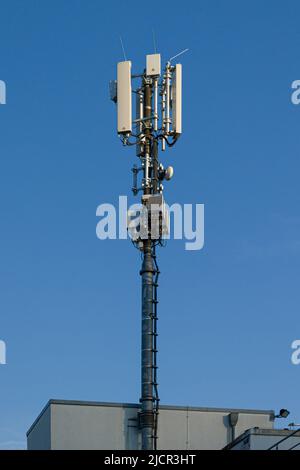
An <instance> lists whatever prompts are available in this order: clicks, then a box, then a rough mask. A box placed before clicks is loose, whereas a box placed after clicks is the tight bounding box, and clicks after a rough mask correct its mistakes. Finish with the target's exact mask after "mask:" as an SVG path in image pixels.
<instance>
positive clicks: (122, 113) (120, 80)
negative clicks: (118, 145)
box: [117, 61, 132, 134]
mask: <svg viewBox="0 0 300 470" xmlns="http://www.w3.org/2000/svg"><path fill="white" fill-rule="evenodd" d="M117 105H118V133H119V134H128V133H131V131H132V98H131V62H130V61H124V62H119V63H118V68H117Z"/></svg>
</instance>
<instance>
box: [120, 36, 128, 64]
mask: <svg viewBox="0 0 300 470" xmlns="http://www.w3.org/2000/svg"><path fill="white" fill-rule="evenodd" d="M120 43H121V47H122V51H123V56H124V60H125V61H127V59H126V54H125V48H124V44H123V41H122V37H121V36H120Z"/></svg>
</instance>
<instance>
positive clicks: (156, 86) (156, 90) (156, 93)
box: [153, 78, 158, 131]
mask: <svg viewBox="0 0 300 470" xmlns="http://www.w3.org/2000/svg"><path fill="white" fill-rule="evenodd" d="M157 106H158V79H157V78H155V79H154V123H153V129H154V130H155V131H157V128H158V125H157V124H158V108H157Z"/></svg>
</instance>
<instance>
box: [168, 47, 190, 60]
mask: <svg viewBox="0 0 300 470" xmlns="http://www.w3.org/2000/svg"><path fill="white" fill-rule="evenodd" d="M187 51H189V49H184V50H183V51H181V52H178V54H176V55H174V56H173V57H171V59H169V62H171V61H172V60H173V59H176V57H179V56H180V55H182V54H184V53H185V52H187Z"/></svg>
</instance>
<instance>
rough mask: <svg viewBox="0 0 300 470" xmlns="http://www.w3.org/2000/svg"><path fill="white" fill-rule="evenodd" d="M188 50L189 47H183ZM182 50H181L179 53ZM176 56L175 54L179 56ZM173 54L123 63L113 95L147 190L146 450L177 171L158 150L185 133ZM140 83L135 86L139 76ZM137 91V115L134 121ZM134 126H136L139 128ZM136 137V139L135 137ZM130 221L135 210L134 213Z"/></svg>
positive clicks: (151, 439) (151, 430)
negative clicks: (141, 64)
mask: <svg viewBox="0 0 300 470" xmlns="http://www.w3.org/2000/svg"><path fill="white" fill-rule="evenodd" d="M183 52H185V51H183ZM178 55H180V54H177V55H176V56H175V57H177V56H178ZM175 57H173V58H172V59H174V58H175ZM172 59H170V60H169V61H168V62H167V63H166V66H165V69H164V70H163V72H162V73H161V57H160V54H150V55H147V56H146V69H145V70H144V72H143V73H141V74H138V75H133V74H132V72H131V62H130V61H127V60H125V61H123V62H119V63H118V65H117V80H113V81H111V82H110V94H111V99H112V100H113V101H114V102H115V103H117V114H118V125H117V128H118V134H119V137H120V139H121V141H122V143H123V145H125V146H126V145H134V146H135V147H136V155H137V157H138V158H139V165H134V166H133V168H132V172H133V188H132V191H133V194H134V195H137V194H138V193H139V192H142V198H141V217H140V223H139V227H138V228H139V232H138V234H136V235H135V236H133V237H132V238H133V242H134V244H135V245H136V247H137V248H138V249H139V250H140V251H141V253H142V258H143V261H142V267H141V270H140V275H141V278H142V343H141V345H142V350H141V398H140V402H141V412H140V414H139V426H140V428H141V432H142V449H146V450H153V449H154V450H155V449H156V448H157V440H158V435H157V423H158V410H159V396H158V383H157V304H158V297H157V287H158V276H159V269H158V264H157V260H156V246H157V245H163V238H164V236H165V234H166V233H168V230H169V217H168V212H167V210H166V206H165V203H164V199H163V189H164V188H163V184H162V182H163V180H170V179H171V178H172V176H173V168H172V167H171V166H169V167H167V168H166V169H164V167H163V165H162V164H161V163H160V161H159V157H158V149H159V147H161V150H162V151H165V150H166V146H168V147H172V146H173V145H174V144H175V143H176V141H177V139H178V137H179V136H180V134H181V132H182V128H181V108H182V98H181V96H182V67H181V64H176V65H172V64H171V61H172ZM135 79H136V80H138V81H139V84H138V86H137V87H136V88H135V89H133V87H132V82H133V80H135ZM132 93H134V94H135V102H136V117H135V119H134V120H132ZM133 128H134V130H133ZM132 138H133V139H134V141H132ZM129 220H130V214H129Z"/></svg>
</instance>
